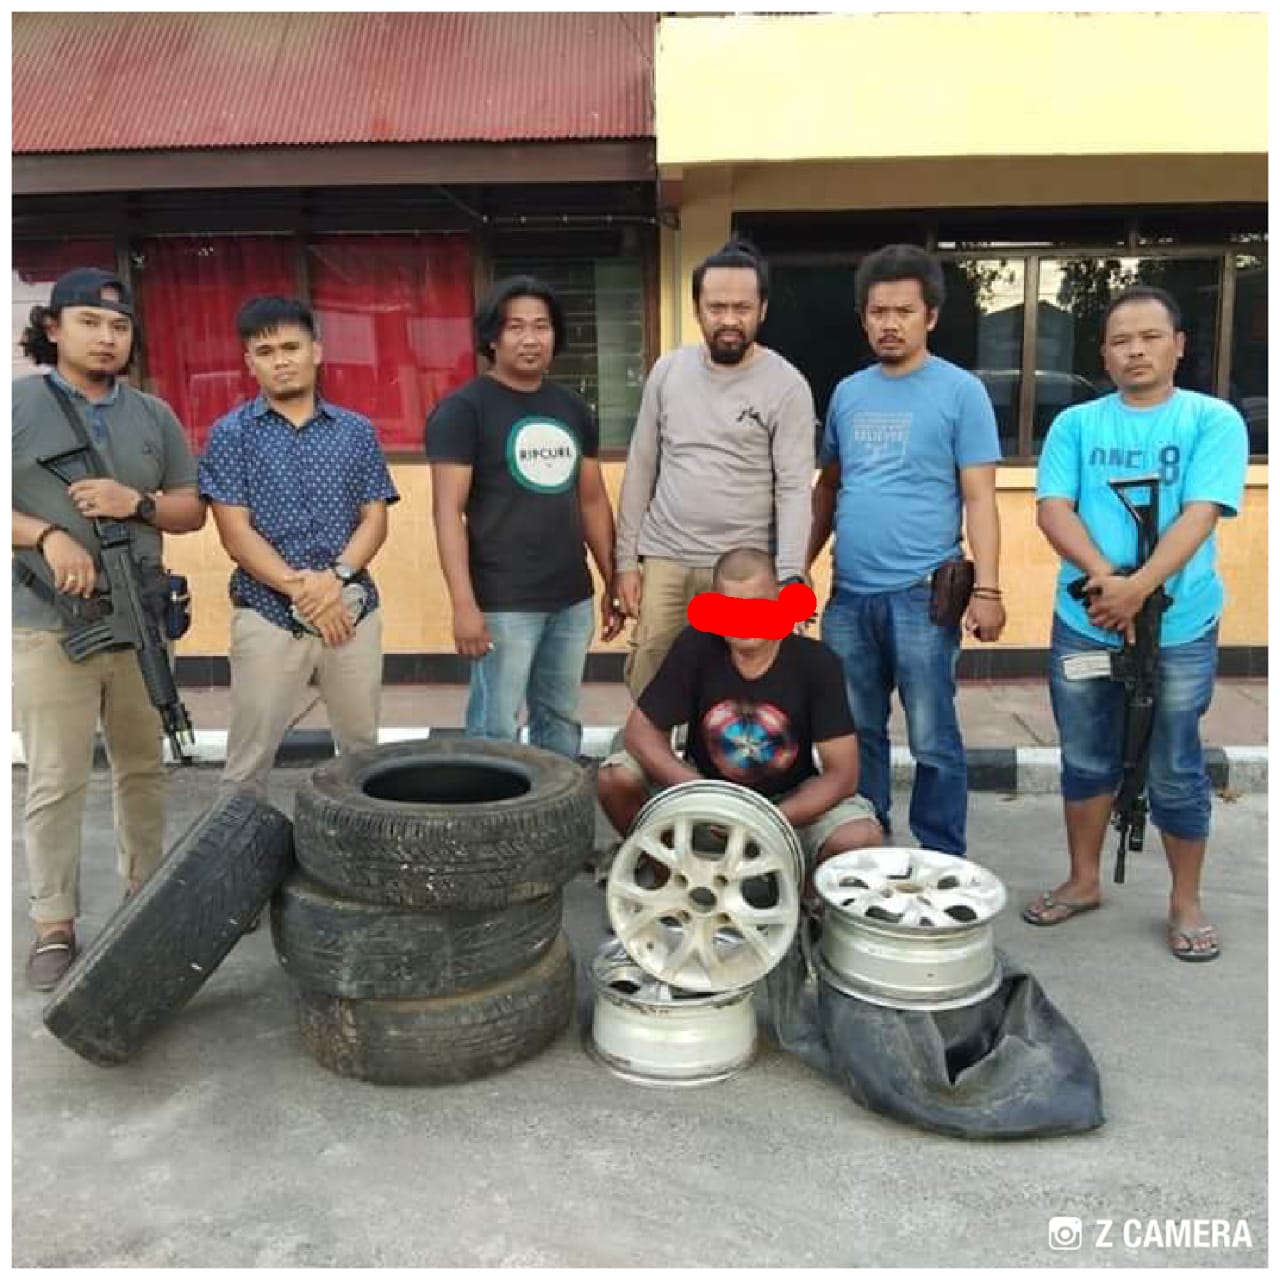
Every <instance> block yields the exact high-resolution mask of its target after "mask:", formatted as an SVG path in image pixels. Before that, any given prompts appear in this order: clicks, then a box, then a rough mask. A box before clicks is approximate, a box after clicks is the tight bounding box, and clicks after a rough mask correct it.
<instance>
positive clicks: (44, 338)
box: [18, 306, 142, 373]
mask: <svg viewBox="0 0 1280 1280" xmlns="http://www.w3.org/2000/svg"><path fill="white" fill-rule="evenodd" d="M61 314H62V308H61V307H57V308H54V307H45V306H37V307H32V308H31V314H30V315H29V316H28V317H27V327H26V328H25V329H23V331H22V337H21V338H20V339H19V340H18V346H19V347H20V348H21V350H22V354H23V355H25V356H26V357H27V359H28V360H30V361H32V362H33V363H34V364H42V365H47V366H48V367H49V368H50V369H52V368H54V366H56V365H57V363H58V344H57V343H56V342H54V340H53V339H52V338H51V337H49V331H48V329H47V328H46V325H48V323H49V321H50V320H57V319H58V318H59V316H61ZM131 320H132V323H133V342H132V343H131V344H130V346H129V358H128V359H127V360H126V361H125V362H124V364H123V365H121V367H120V372H121V373H128V371H129V370H130V368H132V366H133V361H134V357H135V356H136V355H137V354H138V347H139V344H140V343H141V341H142V331H141V329H140V328H139V327H138V321H137V319H136V318H134V317H131Z"/></svg>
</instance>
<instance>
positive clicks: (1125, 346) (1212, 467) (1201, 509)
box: [1023, 285, 1248, 961]
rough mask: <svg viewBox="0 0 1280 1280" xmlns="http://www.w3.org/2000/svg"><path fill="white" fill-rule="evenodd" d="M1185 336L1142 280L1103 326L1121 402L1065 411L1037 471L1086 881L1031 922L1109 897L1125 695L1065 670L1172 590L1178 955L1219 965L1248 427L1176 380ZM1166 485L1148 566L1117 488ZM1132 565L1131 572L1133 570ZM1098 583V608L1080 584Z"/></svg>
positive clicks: (1167, 716) (1034, 911)
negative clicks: (1234, 526)
mask: <svg viewBox="0 0 1280 1280" xmlns="http://www.w3.org/2000/svg"><path fill="white" fill-rule="evenodd" d="M1185 342H1186V335H1185V334H1184V333H1183V332H1182V319H1181V315H1180V313H1179V310H1178V306H1177V303H1176V302H1175V301H1174V300H1173V298H1171V297H1170V296H1169V294H1167V293H1166V292H1165V291H1164V290H1162V289H1155V288H1151V287H1149V286H1146V285H1135V286H1133V287H1132V288H1129V289H1126V290H1125V291H1124V292H1122V293H1120V294H1118V295H1117V296H1116V297H1115V298H1113V299H1112V301H1111V303H1110V304H1109V306H1108V307H1107V310H1106V312H1105V314H1104V316H1103V342H1102V358H1103V364H1104V366H1105V367H1106V371H1107V374H1108V375H1109V376H1110V378H1111V380H1112V382H1114V383H1115V386H1116V391H1115V392H1114V393H1113V394H1112V395H1108V396H1104V397H1102V398H1101V399H1098V400H1093V401H1090V402H1088V403H1086V404H1081V405H1075V406H1074V407H1072V408H1070V409H1068V410H1066V411H1065V412H1064V413H1061V414H1059V415H1058V417H1057V418H1056V419H1055V420H1054V423H1053V426H1052V428H1051V429H1050V431H1049V436H1048V439H1047V440H1046V441H1045V446H1044V452H1043V453H1042V454H1041V457H1040V468H1039V474H1038V477H1037V494H1036V496H1037V500H1038V516H1037V520H1038V523H1039V526H1040V529H1041V531H1042V532H1043V533H1044V535H1045V537H1046V538H1048V540H1049V542H1050V543H1051V544H1052V546H1053V548H1054V550H1055V551H1057V552H1058V554H1059V555H1060V556H1061V557H1062V561H1063V564H1062V570H1061V573H1060V574H1059V578H1058V590H1057V595H1056V598H1055V602H1054V619H1053V640H1052V645H1051V650H1050V669H1049V688H1050V693H1051V696H1052V700H1053V713H1054V719H1055V720H1056V721H1057V725H1058V734H1059V738H1060V740H1061V743H1062V799H1063V807H1064V810H1065V813H1066V826H1067V845H1068V849H1069V852H1070V858H1071V874H1070V875H1069V876H1068V878H1067V879H1066V880H1065V881H1064V882H1063V883H1062V884H1060V885H1059V886H1058V887H1057V888H1056V889H1051V890H1049V891H1048V892H1047V893H1044V894H1042V895H1041V897H1039V898H1038V899H1037V900H1036V901H1035V902H1033V903H1031V904H1030V906H1028V907H1027V909H1026V910H1025V911H1024V912H1023V918H1024V919H1025V920H1027V921H1028V923H1030V924H1037V925H1054V924H1061V923H1062V922H1063V921H1064V920H1069V919H1070V918H1071V917H1072V916H1075V915H1079V914H1080V913H1081V912H1082V911H1091V910H1093V909H1094V908H1095V907H1097V906H1098V905H1099V904H1100V902H1101V887H1100V883H1099V863H1100V861H1101V853H1102V843H1103V839H1104V838H1105V836H1106V831H1107V824H1108V820H1109V818H1110V815H1111V807H1112V801H1113V798H1114V795H1115V792H1116V788H1117V786H1118V785H1119V782H1120V777H1121V768H1122V762H1121V756H1120V752H1121V744H1122V736H1123V735H1122V725H1123V715H1124V690H1123V686H1121V685H1120V684H1119V683H1118V682H1116V681H1113V680H1108V679H1101V680H1070V679H1067V678H1066V674H1065V671H1066V669H1065V668H1064V665H1063V663H1064V660H1065V659H1067V658H1069V657H1071V656H1072V655H1074V654H1080V653H1098V652H1105V651H1107V650H1109V649H1116V648H1119V647H1120V645H1121V643H1122V638H1123V637H1124V636H1125V635H1130V636H1131V635H1132V631H1133V622H1134V618H1135V617H1136V615H1137V613H1138V611H1139V609H1140V608H1141V607H1142V603H1143V601H1144V600H1146V598H1147V597H1148V596H1149V595H1150V594H1151V593H1152V592H1153V591H1154V590H1155V589H1156V588H1157V587H1159V586H1161V585H1162V584H1163V586H1164V588H1165V590H1166V591H1167V592H1168V594H1169V595H1170V596H1171V597H1172V599H1173V604H1172V605H1171V607H1170V608H1169V609H1168V611H1167V612H1166V613H1165V614H1164V616H1163V619H1162V621H1161V626H1160V661H1159V668H1158V692H1157V694H1156V721H1155V726H1154V729H1153V732H1152V738H1151V763H1150V774H1149V778H1148V790H1149V796H1150V803H1151V816H1152V820H1153V822H1154V823H1155V825H1156V826H1157V827H1158V828H1159V829H1160V834H1161V836H1162V838H1163V841H1164V848H1165V855H1166V857H1167V859H1168V862H1169V869H1170V872H1171V874H1172V881H1173V884H1172V891H1171V893H1170V898H1169V915H1168V945H1169V949H1170V951H1171V952H1172V953H1173V955H1174V956H1175V957H1176V958H1177V959H1179V960H1190V961H1206V960H1213V959H1215V958H1216V957H1217V955H1218V953H1219V941H1218V936H1217V933H1216V931H1215V929H1214V927H1213V926H1212V925H1211V924H1209V923H1207V922H1206V920H1205V919H1204V916H1203V914H1202V912H1201V908H1200V871H1201V868H1202V866H1203V864H1204V855H1205V846H1206V842H1207V839H1208V835H1209V816H1210V798H1211V791H1210V786H1209V775H1208V772H1207V770H1206V768H1205V762H1204V753H1203V751H1202V749H1201V745H1200V718H1201V716H1203V715H1204V713H1205V711H1207V710H1208V707H1209V701H1210V699H1211V698H1212V696H1213V679H1214V673H1215V671H1216V669H1217V657H1218V619H1219V617H1220V616H1221V614H1222V605H1223V589H1222V579H1221V578H1220V577H1219V576H1218V572H1217V568H1216V556H1217V548H1216V545H1215V536H1214V530H1215V528H1216V526H1217V523H1218V519H1219V517H1220V516H1223V515H1226V516H1234V515H1235V514H1236V512H1237V511H1238V510H1239V509H1240V501H1241V498H1242V496H1243V492H1244V480H1245V470H1246V466H1247V462H1248V432H1247V430H1246V428H1245V424H1244V421H1243V419H1242V418H1241V417H1240V415H1239V413H1237V412H1236V410H1235V409H1233V408H1232V407H1231V406H1230V405H1229V404H1227V403H1226V402H1225V401H1222V400H1216V399H1214V398H1212V397H1211V396H1205V395H1200V394H1199V393H1197V392H1194V391H1184V390H1182V389H1180V388H1177V387H1175V386H1174V382H1173V377H1174V371H1175V370H1176V368H1177V365H1178V361H1179V360H1180V359H1181V358H1182V353H1183V348H1184V345H1185ZM1142 475H1157V476H1159V479H1160V491H1159V492H1160V539H1159V542H1158V543H1157V544H1156V548H1155V551H1154V552H1153V553H1152V555H1151V557H1150V558H1149V559H1148V561H1147V562H1146V564H1144V565H1136V564H1135V561H1136V559H1137V554H1136V551H1137V531H1136V525H1135V523H1134V521H1133V519H1132V518H1131V517H1130V516H1129V515H1128V513H1127V512H1126V511H1125V509H1124V506H1123V505H1122V503H1121V502H1120V499H1119V498H1118V497H1117V496H1116V494H1115V492H1114V491H1113V490H1112V489H1111V488H1110V486H1109V484H1108V481H1110V480H1113V479H1117V478H1120V477H1125V476H1142ZM1125 570H1132V572H1125ZM1081 576H1083V577H1085V578H1086V579H1087V582H1086V591H1087V603H1082V602H1080V601H1078V600H1076V599H1074V598H1073V597H1072V596H1071V595H1070V594H1069V593H1068V590H1067V588H1068V586H1069V585H1070V583H1072V582H1073V581H1074V580H1076V579H1078V578H1080V577H1081Z"/></svg>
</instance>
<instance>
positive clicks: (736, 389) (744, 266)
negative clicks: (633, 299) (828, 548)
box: [614, 241, 815, 697]
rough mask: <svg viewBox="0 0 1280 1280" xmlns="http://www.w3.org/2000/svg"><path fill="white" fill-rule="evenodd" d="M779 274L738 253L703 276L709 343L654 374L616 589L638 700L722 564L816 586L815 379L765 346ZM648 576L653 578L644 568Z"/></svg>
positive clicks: (719, 259)
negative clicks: (751, 552) (772, 286)
mask: <svg viewBox="0 0 1280 1280" xmlns="http://www.w3.org/2000/svg"><path fill="white" fill-rule="evenodd" d="M768 297H769V272H768V267H767V266H766V264H765V262H764V260H763V259H762V258H760V257H759V255H758V254H757V253H756V252H755V250H754V249H752V248H751V247H750V246H749V245H746V244H744V243H743V242H740V241H730V242H729V243H728V244H726V245H725V246H724V247H723V248H721V249H719V250H718V251H717V252H715V253H713V254H712V255H711V256H710V257H709V258H707V259H706V260H705V261H703V262H702V263H701V264H699V266H698V267H697V268H695V270H694V273H693V301H694V306H695V308H696V310H697V313H698V325H699V327H700V328H701V330H702V336H703V339H704V341H703V342H701V343H699V344H698V345H697V346H689V347H681V348H679V349H678V350H676V351H672V352H669V353H668V354H667V355H664V356H663V357H662V358H661V359H660V360H659V361H658V362H657V364H655V365H654V367H653V370H652V371H651V372H650V374H649V378H648V381H647V382H646V383H645V388H644V396H643V398H642V400H641V403H640V416H639V417H638V419H637V420H636V428H635V433H634V434H633V436H632V438H631V450H630V452H629V453H628V455H627V469H626V474H625V476H624V477H623V481H622V503H621V510H620V512H619V516H618V546H617V558H616V564H617V572H616V577H615V579H614V585H615V590H616V592H617V595H618V599H619V602H620V604H621V607H622V610H623V612H624V613H626V614H627V615H628V616H629V617H632V618H635V619H636V620H637V621H636V625H635V628H634V630H633V632H632V637H631V652H630V654H629V655H628V658H627V669H626V679H627V686H628V688H629V689H630V690H631V695H632V697H639V695H640V693H641V691H642V690H643V689H644V687H645V686H646V685H647V684H648V683H649V681H650V679H652V677H653V675H654V674H655V672H656V671H657V670H658V668H659V667H660V666H661V665H662V660H663V658H664V657H666V654H667V650H668V649H669V648H670V647H671V645H672V643H673V642H674V641H675V638H676V636H678V635H679V634H680V632H681V630H683V628H684V627H685V626H686V625H687V617H686V611H687V609H688V606H689V601H690V600H691V599H692V598H693V597H694V596H695V595H697V594H699V593H700V592H702V591H709V590H711V570H712V568H713V566H714V565H715V562H716V560H717V558H718V557H719V556H720V555H722V554H723V553H724V552H726V551H731V550H732V549H733V548H735V547H750V546H754V547H758V548H759V549H760V550H762V551H769V552H771V553H772V554H773V555H774V556H775V558H776V562H777V572H778V578H779V580H780V581H781V582H782V583H783V584H784V585H785V584H786V582H787V581H788V580H795V581H801V580H803V578H804V571H805V554H806V551H807V545H808V538H809V529H810V522H811V520H812V502H811V496H810V489H811V486H812V483H813V472H814V431H815V417H814V409H813V395H812V393H811V392H810V390H809V384H808V383H807V382H806V381H805V379H804V376H803V375H802V374H801V373H800V372H799V370H797V369H796V368H794V367H793V366H792V365H790V364H788V363H787V361H786V360H784V359H783V358H782V357H781V356H780V355H778V353H777V352H776V351H770V350H769V349H768V348H767V347H762V346H760V345H759V344H758V343H757V342H756V334H757V332H758V331H759V328H760V325H761V323H762V322H763V320H764V316H765V311H766V308H767V303H768ZM642 564H643V570H642V568H641V566H642Z"/></svg>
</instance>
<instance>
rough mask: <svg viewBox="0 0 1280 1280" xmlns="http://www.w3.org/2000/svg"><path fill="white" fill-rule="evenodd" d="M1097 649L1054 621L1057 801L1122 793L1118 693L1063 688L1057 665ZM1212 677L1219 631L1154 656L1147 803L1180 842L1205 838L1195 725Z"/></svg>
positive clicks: (1106, 685) (1105, 686)
mask: <svg viewBox="0 0 1280 1280" xmlns="http://www.w3.org/2000/svg"><path fill="white" fill-rule="evenodd" d="M1102 648H1103V646H1102V645H1100V644H1098V643H1097V641H1095V640H1092V639H1090V638H1089V637H1088V636H1083V635H1081V634H1080V633H1079V632H1078V631H1075V630H1073V629H1072V628H1071V627H1068V626H1067V625H1066V623H1064V622H1063V621H1061V619H1059V618H1057V617H1055V618H1054V620H1053V639H1052V641H1051V645H1050V650H1049V696H1050V698H1051V700H1052V702H1053V718H1054V720H1055V722H1056V723H1057V726H1058V739H1059V741H1060V742H1061V744H1062V798H1063V799H1064V800H1067V801H1076V800H1091V799H1093V798H1094V797H1095V796H1103V795H1113V794H1114V793H1115V791H1116V789H1117V788H1118V787H1119V785H1120V777H1121V773H1122V772H1123V764H1124V762H1123V759H1122V755H1121V753H1122V751H1123V749H1124V737H1123V734H1124V686H1123V685H1122V684H1120V682H1119V681H1117V680H1108V679H1105V678H1104V679H1100V680H1068V679H1067V678H1066V677H1065V676H1064V675H1063V671H1062V660H1063V658H1065V657H1069V656H1070V655H1071V654H1073V653H1098V652H1101V651H1102ZM1217 669H1218V628H1217V627H1216V626H1215V627H1213V628H1211V629H1210V630H1209V631H1207V632H1206V633H1205V634H1204V635H1203V636H1201V637H1200V638H1199V639H1198V640H1192V641H1191V643H1190V644H1179V645H1174V646H1173V647H1171V648H1162V649H1161V650H1160V665H1159V668H1158V676H1157V690H1158V692H1157V693H1156V721H1155V727H1154V728H1153V730H1152V735H1151V763H1150V768H1149V772H1148V775H1147V796H1148V799H1149V801H1150V804H1151V820H1152V822H1153V823H1155V825H1156V826H1157V827H1159V828H1160V830H1161V831H1164V832H1166V833H1167V834H1169V835H1171V836H1176V837H1178V838H1179V839H1182V840H1204V839H1207V838H1208V835H1209V814H1210V810H1211V807H1212V799H1211V797H1212V790H1211V788H1210V784H1209V772H1208V770H1207V769H1206V768H1205V763H1204V750H1203V748H1202V747H1201V745H1200V717H1201V716H1203V715H1204V713H1205V712H1206V711H1207V710H1208V709H1209V702H1210V700H1211V699H1212V697H1213V680H1214V676H1215V675H1216V674H1217Z"/></svg>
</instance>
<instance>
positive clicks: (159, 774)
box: [13, 267, 205, 991]
mask: <svg viewBox="0 0 1280 1280" xmlns="http://www.w3.org/2000/svg"><path fill="white" fill-rule="evenodd" d="M135 340H136V333H135V329H134V321H133V303H132V301H131V299H130V297H129V292H128V290H127V289H126V288H125V286H124V283H123V282H122V281H121V280H120V279H118V278H117V277H116V276H114V275H112V274H111V273H110V272H107V271H98V270H94V269H93V268H89V267H82V268H78V269H77V270H75V271H69V272H68V273H67V274H66V275H64V276H63V277H62V278H61V279H60V280H59V281H58V282H57V283H56V284H55V285H54V286H53V294H52V296H51V297H50V299H49V305H48V306H47V307H36V308H35V309H34V310H33V311H32V312H31V323H30V325H29V326H28V328H27V329H26V331H25V332H24V333H23V335H22V350H23V351H24V352H25V353H26V354H27V355H28V356H29V357H30V358H31V359H32V360H33V361H34V362H35V363H36V364H41V365H48V366H51V372H50V373H49V374H47V375H45V376H41V375H38V374H37V375H32V376H31V377H27V378H19V379H18V380H17V381H16V382H14V384H13V549H14V551H15V552H22V553H23V554H22V556H21V557H18V558H15V562H14V567H15V573H14V580H13V696H14V711H15V713H16V717H15V718H16V720H17V722H18V729H19V732H20V733H21V735H22V749H23V752H24V754H25V756H26V761H27V793H26V802H25V807H24V813H23V819H24V823H23V842H24V845H25V849H26V857H27V879H28V885H29V890H28V892H29V902H30V913H31V918H32V920H34V921H35V928H36V939H35V943H34V944H33V946H32V949H31V954H30V956H29V958H28V960H27V982H28V985H30V986H31V987H33V988H34V989H35V990H37V991H49V990H51V989H52V988H53V987H55V986H56V985H57V983H58V981H59V979H60V978H61V977H62V975H63V974H64V973H65V972H66V971H67V969H68V968H69V967H70V966H71V962H72V961H73V960H74V959H75V956H76V937H75V919H76V916H77V915H79V913H80V828H81V823H82V820H83V818H84V800H85V788H86V786H87V785H88V783H89V775H90V773H91V772H92V769H93V735H94V730H95V729H96V728H98V727H99V726H101V729H102V736H103V739H104V740H105V742H106V747H107V756H108V758H109V759H110V761H111V779H112V805H113V808H114V812H115V830H116V850H117V865H118V867H119V870H120V875H121V876H122V878H123V879H124V880H125V882H126V886H127V892H129V893H134V892H136V891H137V890H138V888H139V887H140V886H141V884H142V882H143V881H144V880H145V879H146V878H147V877H148V876H149V875H150V874H151V872H152V871H154V870H155V868H156V867H157V866H158V865H159V863H160V859H161V857H162V856H163V853H164V848H163V843H162V842H163V837H164V755H163V748H162V744H161V724H160V717H159V716H158V715H157V713H156V709H155V707H153V706H152V705H151V699H150V698H149V697H148V695H147V689H146V686H145V684H144V683H143V680H142V673H141V670H140V669H139V666H138V660H137V656H136V654H135V653H134V652H133V650H123V651H119V652H115V653H99V654H95V655H93V656H92V657H89V658H86V659H85V660H84V661H83V662H72V661H71V659H70V658H68V657H67V655H66V653H65V652H64V651H63V649H62V645H61V640H62V638H63V635H64V633H65V624H66V619H65V617H64V613H63V610H62V609H61V608H59V604H58V601H60V600H62V599H65V600H67V601H71V600H72V599H74V598H75V597H83V598H85V599H87V598H88V597H89V596H91V595H92V594H93V592H94V588H95V586H96V584H97V580H98V576H99V574H100V572H101V567H102V566H101V561H100V558H99V547H98V540H97V537H96V535H95V533H94V526H93V523H92V521H93V520H95V519H97V518H100V517H105V518H109V519H112V520H123V521H126V522H127V523H128V527H129V530H130V532H131V533H132V535H133V554H134V556H135V558H136V559H137V560H138V561H139V562H141V561H152V562H154V564H155V565H157V566H158V565H159V563H160V558H161V543H162V539H161V533H162V532H165V533H187V532H191V531H193V530H196V529H199V528H200V527H201V526H202V525H203V524H204V517H205V509H204V504H203V503H202V502H201V501H200V498H199V496H198V495H197V493H196V462H195V458H194V457H193V456H192V454H191V450H190V448H189V447H188V445H187V441H186V437H185V436H184V435H183V432H182V427H181V426H180V425H179V423H178V420H177V418H175V417H174V415H173V411H172V410H171V409H170V408H169V406H168V405H167V404H165V403H164V401H162V400H157V399H156V398H155V397H154V396H149V395H144V394H143V393H142V392H140V391H135V390H134V389H133V388H132V387H131V386H129V385H128V383H126V382H124V381H122V380H121V379H120V375H121V374H122V373H123V372H124V371H125V370H126V369H127V368H128V367H129V364H130V361H131V360H132V358H133V354H134V343H135ZM52 388H57V390H58V392H59V393H61V395H62V396H63V397H64V401H63V403H65V404H66V405H67V406H68V407H69V409H70V411H71V412H74V413H75V414H76V415H77V416H78V417H79V419H80V420H81V422H82V423H83V425H84V428H85V432H86V434H87V435H88V437H89V439H90V440H91V441H92V442H93V444H94V446H95V448H96V449H97V451H98V453H99V454H100V455H101V457H102V460H103V463H104V464H105V465H106V467H107V469H108V471H109V472H110V473H111V474H110V475H109V476H107V477H101V478H95V479H90V480H80V481H77V482H76V483H75V484H72V485H70V486H67V485H64V484H62V483H61V481H59V480H58V479H57V478H56V477H55V476H54V475H53V474H52V473H51V472H49V471H47V470H45V469H44V468H43V467H41V466H40V465H39V462H38V461H37V460H38V459H40V458H47V457H49V456H51V455H53V454H58V453H62V452H64V451H65V450H68V449H75V448H77V447H78V446H79V445H80V440H79V439H78V438H77V435H76V433H75V431H74V430H73V429H72V427H71V424H70V423H69V422H68V421H67V419H66V416H65V414H64V412H63V410H62V408H61V407H60V405H59V402H58V399H57V398H56V393H55V391H54V390H53V389H52ZM37 556H38V557H41V558H43V561H44V565H43V566H40V565H39V564H37V563H34V561H35V558H36V557H37ZM20 561H22V562H25V566H26V568H28V569H29V570H30V571H31V572H35V573H36V574H37V576H38V578H39V579H40V581H41V582H42V583H46V584H51V587H50V588H49V590H48V591H44V592H42V591H41V590H39V589H36V588H33V587H31V586H29V585H27V580H26V579H25V575H22V576H20V575H19V573H18V571H17V569H18V564H19V562H20ZM46 596H48V598H46Z"/></svg>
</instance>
